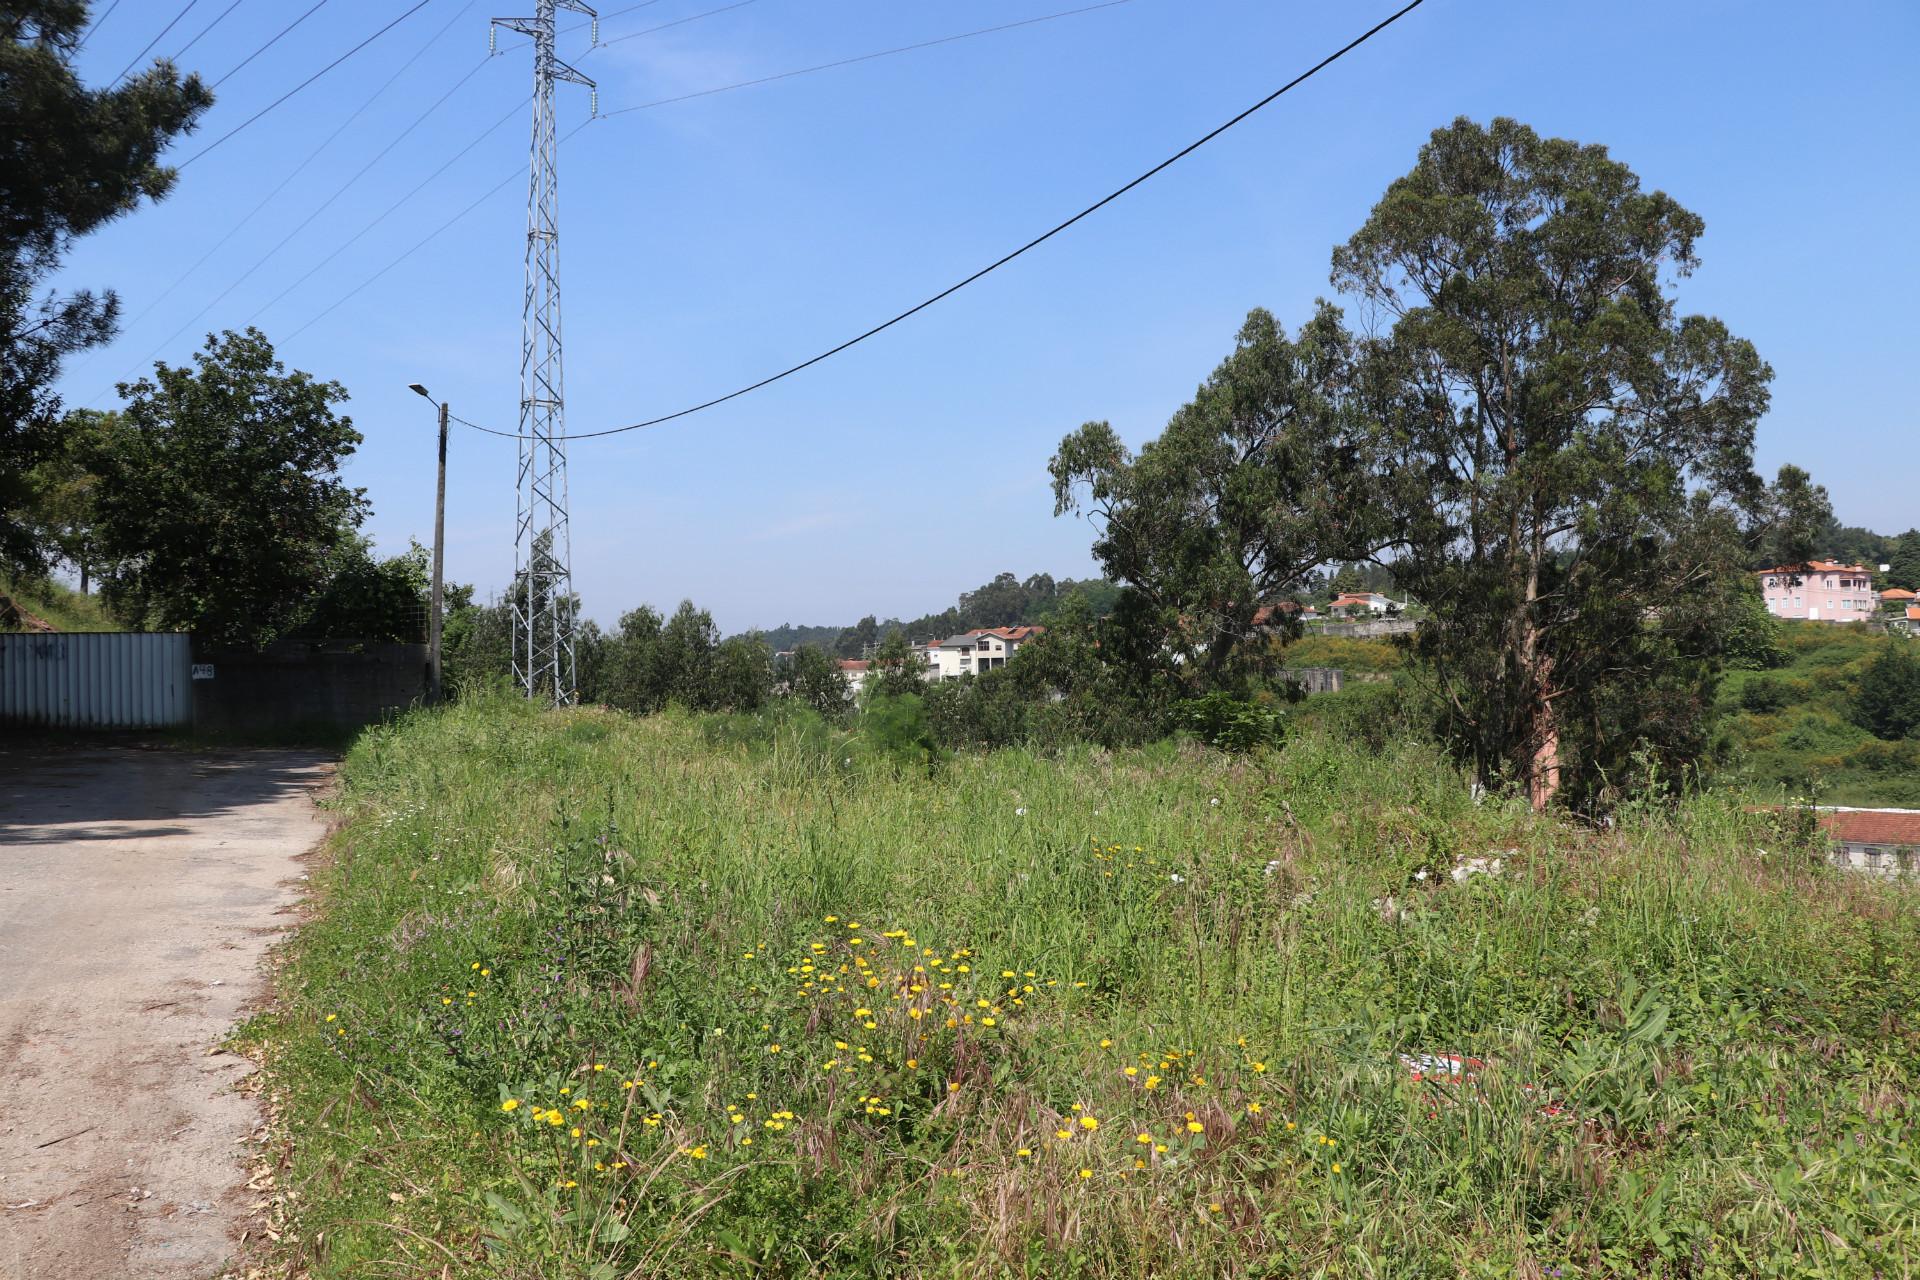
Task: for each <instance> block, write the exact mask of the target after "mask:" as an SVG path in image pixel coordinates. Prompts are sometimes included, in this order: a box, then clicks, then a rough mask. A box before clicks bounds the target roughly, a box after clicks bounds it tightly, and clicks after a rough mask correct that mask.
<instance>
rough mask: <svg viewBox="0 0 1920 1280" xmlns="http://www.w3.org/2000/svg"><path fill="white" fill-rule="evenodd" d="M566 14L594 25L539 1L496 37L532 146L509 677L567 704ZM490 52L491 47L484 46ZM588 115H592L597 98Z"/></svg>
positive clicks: (566, 2) (570, 676)
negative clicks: (521, 91)
mask: <svg viewBox="0 0 1920 1280" xmlns="http://www.w3.org/2000/svg"><path fill="white" fill-rule="evenodd" d="M560 9H564V10H567V11H569V12H572V13H578V14H582V15H584V16H586V17H588V18H592V19H593V20H594V28H593V41H594V43H596V44H597V43H599V39H600V24H599V19H598V18H597V17H596V16H595V14H594V11H593V10H592V9H591V8H589V7H588V6H587V5H585V4H583V3H581V2H580V0H537V4H536V7H535V11H534V16H533V17H531V18H495V19H494V20H493V21H494V26H495V27H505V28H507V29H508V30H509V31H516V32H519V33H520V34H521V35H524V36H530V37H531V38H532V39H533V143H532V150H531V161H530V163H529V165H528V183H527V256H526V292H525V294H524V298H523V304H522V310H521V341H520V442H519V443H520V470H519V478H518V482H517V485H516V510H515V522H514V561H515V564H516V567H517V568H518V570H519V580H518V581H517V582H516V583H515V589H514V593H513V596H514V598H513V674H514V679H515V681H516V682H517V683H518V684H519V685H520V687H521V688H522V689H523V690H524V691H525V693H526V695H527V697H529V698H540V699H542V700H543V701H545V702H546V703H548V704H549V705H551V706H564V705H566V704H567V703H569V702H572V701H573V699H574V693H575V669H574V642H573V629H574V617H573V570H572V567H571V559H572V543H573V537H572V532H571V530H570V528H569V524H568V517H567V454H566V446H565V441H564V437H565V436H566V415H565V396H564V393H563V382H564V379H563V378H562V376H561V360H560V194H559V192H560V181H559V147H558V144H557V142H556V140H555V137H554V115H553V85H554V82H555V81H556V80H564V81H566V82H568V83H569V84H579V85H585V86H587V88H589V89H592V88H593V81H591V80H589V79H588V78H587V77H585V76H583V75H581V74H580V73H579V72H578V71H576V70H574V69H573V68H572V67H570V66H568V65H567V64H566V63H564V62H562V61H560V59H559V58H558V57H556V56H555V55H554V50H553V40H554V29H553V16H554V12H555V11H556V10H560ZM489 41H490V42H491V37H489ZM592 110H593V111H594V112H596V113H597V112H598V110H599V96H598V93H597V92H596V93H595V95H594V99H593V105H592Z"/></svg>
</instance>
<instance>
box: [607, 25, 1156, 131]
mask: <svg viewBox="0 0 1920 1280" xmlns="http://www.w3.org/2000/svg"><path fill="white" fill-rule="evenodd" d="M1132 2H1133V0H1103V2H1102V3H1100V4H1090V5H1084V6H1082V7H1081V8H1078V9H1063V10H1061V11H1060V12H1059V13H1047V14H1042V15H1041V16H1039V17H1037V18H1022V19H1021V20H1020V21H1018V22H1004V23H1002V24H1000V25H999V26H997V27H981V28H980V29H979V30H977V31H962V32H960V33H959V34H958V35H951V36H941V37H940V38H938V39H936V40H922V41H921V42H920V43H918V44H903V45H901V46H899V47H898V48H894V49H881V50H879V51H878V52H876V53H863V54H860V55H859V56H858V57H853V58H841V59H839V60H837V61H834V62H822V63H819V64H817V65H815V66H811V67H800V68H798V69H797V70H794V71H782V72H779V73H778V74H776V75H770V76H760V77H759V78H757V79H754V80H737V81H735V82H734V83H732V84H723V85H716V86H715V87H713V88H711V89H696V90H694V91H693V92H692V93H682V94H676V95H675V96H673V97H671V98H656V99H654V100H653V101H652V102H642V103H639V104H638V105H636V106H631V107H621V108H620V109H619V110H617V111H605V112H602V113H601V115H602V117H603V118H605V119H609V120H610V119H612V118H613V117H614V116H624V115H626V114H627V113H628V112H630V111H650V110H652V109H653V108H654V107H664V106H669V105H671V104H673V103H675V102H689V101H691V100H693V99H694V98H707V97H711V96H713V95H714V94H716V93H731V92H732V91H733V90H735V89H751V88H753V87H754V86H756V85H763V84H772V83H774V82H775V81H777V80H791V79H793V78H794V77H795V76H809V75H812V74H813V73H814V72H816V71H832V70H834V69H835V68H836V67H851V66H853V65H854V64H855V63H859V62H872V61H873V60H874V59H876V58H891V57H893V56H894V55H895V54H900V53H912V52H914V51H915V50H918V49H931V48H933V47H934V46H935V45H942V44H952V43H954V42H955V41H956V40H971V39H973V38H974V37H976V36H990V35H994V34H996V33H998V32H1001V31H1012V30H1013V29H1014V28H1016V27H1031V26H1034V25H1036V24H1037V23H1042V22H1052V21H1053V20H1054V19H1056V18H1072V17H1076V16H1078V15H1080V14H1083V13H1092V12H1094V11H1095V10H1096V9H1112V8H1116V7H1118V6H1120V5H1123V4H1131V3H1132Z"/></svg>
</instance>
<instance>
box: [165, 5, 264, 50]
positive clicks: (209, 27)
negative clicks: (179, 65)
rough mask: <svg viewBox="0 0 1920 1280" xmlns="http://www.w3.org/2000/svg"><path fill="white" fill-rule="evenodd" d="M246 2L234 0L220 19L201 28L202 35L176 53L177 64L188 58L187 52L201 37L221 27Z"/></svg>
mask: <svg viewBox="0 0 1920 1280" xmlns="http://www.w3.org/2000/svg"><path fill="white" fill-rule="evenodd" d="M246 2H247V0H233V3H232V4H230V5H228V6H227V7H226V8H224V9H222V10H221V11H220V16H219V17H217V18H215V19H214V20H213V21H212V22H209V23H208V24H207V25H206V26H204V27H202V28H200V35H196V36H195V37H194V38H193V39H191V40H189V41H187V42H186V43H185V44H183V45H181V46H180V48H179V49H178V50H177V51H176V52H175V53H174V55H173V60H174V61H175V62H178V61H180V59H182V58H184V57H186V56H187V50H189V49H191V48H193V46H195V45H197V44H199V43H200V36H204V35H206V34H207V32H209V31H211V30H213V29H214V28H215V27H217V26H219V25H220V24H221V23H222V22H225V21H226V18H227V15H228V14H230V13H232V12H233V11H234V10H235V9H238V8H239V7H240V6H241V5H243V4H245V3H246Z"/></svg>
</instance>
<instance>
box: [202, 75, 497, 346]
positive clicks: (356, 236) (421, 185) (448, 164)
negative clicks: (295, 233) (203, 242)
mask: <svg viewBox="0 0 1920 1280" xmlns="http://www.w3.org/2000/svg"><path fill="white" fill-rule="evenodd" d="M469 74H472V73H471V72H469ZM532 101H533V96H532V95H531V94H529V95H528V96H527V97H525V98H522V99H521V100H520V101H519V102H516V103H514V104H513V105H512V106H511V107H509V108H507V113H506V114H505V115H503V116H501V117H500V118H499V119H498V120H495V121H494V122H493V123H492V124H490V125H488V126H487V127H486V128H485V129H483V130H481V132H480V134H479V136H477V137H476V138H474V140H473V141H472V142H469V143H468V144H467V145H466V146H464V147H462V148H460V149H459V150H458V151H456V152H454V153H453V155H451V156H449V157H448V158H447V159H446V161H445V162H443V163H442V164H441V166H440V167H439V168H438V169H435V170H434V171H433V172H432V173H430V174H428V175H427V176H426V177H424V178H422V179H421V180H420V181H419V182H418V183H416V184H415V185H414V188H413V189H412V190H411V191H409V192H407V194H405V195H403V196H401V197H400V198H399V199H398V200H395V201H394V202H393V203H392V204H390V205H388V206H387V207H386V209H385V210H383V211H382V212H381V213H380V215H379V216H378V217H376V218H375V219H374V220H373V221H372V222H369V223H368V224H367V225H366V226H364V227H362V228H360V230H358V231H356V232H354V233H353V235H352V236H351V237H349V238H348V240H347V242H346V243H345V244H343V245H341V246H340V247H339V248H337V249H335V250H334V251H333V252H332V253H329V254H328V255H327V256H326V257H324V258H322V259H320V261H319V262H316V263H315V264H314V265H313V267H312V268H311V269H309V270H308V272H307V273H306V274H305V275H303V276H301V277H300V278H299V279H298V280H295V281H294V282H293V283H292V284H290V285H288V286H287V287H286V288H284V289H282V290H281V291H280V292H279V293H277V294H275V295H274V296H273V297H272V298H269V299H268V300H267V302H266V304H265V305H264V306H262V307H260V308H259V310H257V311H255V312H254V313H253V314H252V315H251V316H248V317H247V323H248V324H252V323H253V322H254V321H255V320H256V319H258V318H259V317H260V316H261V315H262V314H263V313H265V312H266V311H267V310H268V309H269V308H271V307H272V306H273V305H274V304H275V303H277V302H279V301H280V299H282V298H284V297H286V296H287V295H288V294H289V293H292V292H293V291H294V290H295V289H298V288H299V287H300V286H301V285H303V284H305V283H306V282H307V281H309V280H311V279H312V278H313V277H314V276H316V275H318V274H319V273H320V270H321V269H322V268H323V267H325V266H326V265H327V264H328V263H330V262H332V261H333V260H334V259H335V258H337V257H339V256H340V255H341V254H343V253H345V252H346V251H347V250H348V249H351V248H352V247H353V246H354V245H356V244H358V243H359V242H360V240H361V238H362V237H364V236H365V235H366V234H367V233H368V232H370V231H372V230H373V229H374V228H375V227H377V226H379V225H380V224H381V223H382V222H385V221H386V220H387V219H388V218H390V217H392V216H393V214H394V213H396V212H397V211H398V210H399V209H400V207H401V206H402V205H404V204H406V203H407V201H409V200H411V199H413V198H414V197H415V196H417V195H419V194H420V193H421V192H422V191H424V190H426V189H427V187H428V186H429V185H431V184H432V182H433V180H434V179H435V178H437V177H439V176H440V175H441V174H443V173H445V172H446V171H447V170H448V169H451V168H452V167H453V166H454V164H455V163H457V162H458V161H459V160H460V159H462V158H463V157H464V156H465V155H466V154H467V153H468V152H469V151H471V150H473V149H474V148H475V147H477V146H479V145H480V144H481V143H482V142H485V141H486V140H487V139H488V138H490V137H492V136H493V135H494V134H495V133H497V132H498V131H499V130H500V129H501V128H502V127H503V126H505V125H506V124H507V123H508V122H509V121H510V120H512V119H513V118H514V117H515V116H517V115H519V114H520V113H521V112H523V111H525V110H526V108H527V105H528V104H529V103H531V102H532ZM363 172H364V170H363ZM515 176H516V177H517V176H519V175H518V174H517V173H516V174H515ZM308 221H312V219H308ZM302 225H305V224H302ZM281 243H283V244H284V243H285V241H282V242H281ZM198 318H199V317H197V316H196V317H195V319H198ZM169 341H171V339H169Z"/></svg>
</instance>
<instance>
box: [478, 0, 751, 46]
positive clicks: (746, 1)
mask: <svg viewBox="0 0 1920 1280" xmlns="http://www.w3.org/2000/svg"><path fill="white" fill-rule="evenodd" d="M659 3H660V0H640V3H639V4H630V5H628V6H627V7H626V8H624V9H615V10H614V11H613V12H611V13H603V14H601V15H600V16H599V17H598V18H597V19H593V20H590V21H587V22H576V23H574V24H573V25H572V26H570V27H562V28H560V30H559V32H558V34H560V35H571V34H572V33H573V32H575V31H585V30H586V29H587V28H588V27H590V26H593V25H594V22H596V21H597V22H611V21H612V20H613V19H615V18H618V17H620V16H622V15H623V14H629V13H632V12H633V11H634V10H636V9H650V8H652V7H653V6H654V5H656V4H659ZM754 3H757V0H735V3H733V4H726V5H721V6H720V7H719V8H718V9H708V10H707V11H706V12H704V13H696V14H692V15H690V16H688V17H685V18H675V19H674V20H673V21H672V22H663V23H661V24H660V25H659V26H657V27H648V28H647V29H646V30H645V31H630V32H628V33H627V34H626V35H624V36H615V37H614V38H613V39H611V40H602V41H601V42H600V44H598V45H595V46H594V48H595V49H597V48H600V47H601V46H604V45H610V44H619V43H620V42H621V41H623V40H638V39H639V38H640V37H641V36H650V35H652V34H653V33H654V32H656V31H665V30H666V29H667V28H668V27H680V26H685V25H686V24H687V23H689V22H698V21H700V19H702V18H711V17H713V16H714V15H715V14H721V13H726V12H728V11H730V10H733V9H744V8H745V7H746V6H748V5H750V4H754ZM532 43H533V41H531V40H522V41H520V42H519V43H517V44H509V45H503V46H501V49H500V52H502V53H512V52H513V51H514V50H515V49H524V48H526V47H527V46H528V45H530V44H532ZM587 52H589V53H591V52H593V49H589V50H587Z"/></svg>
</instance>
